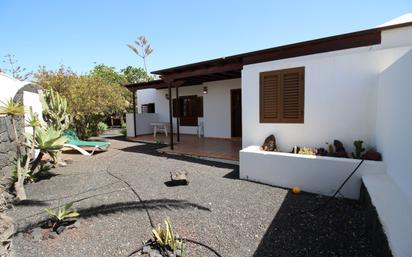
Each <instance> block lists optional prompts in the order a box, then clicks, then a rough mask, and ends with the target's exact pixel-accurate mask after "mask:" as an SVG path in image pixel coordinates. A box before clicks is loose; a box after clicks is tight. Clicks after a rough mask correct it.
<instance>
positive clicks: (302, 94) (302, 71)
mask: <svg viewBox="0 0 412 257" xmlns="http://www.w3.org/2000/svg"><path fill="white" fill-rule="evenodd" d="M294 72H298V73H299V92H298V94H299V95H298V99H299V106H298V109H299V112H300V113H299V117H298V118H284V116H285V115H284V114H285V113H284V111H283V101H284V96H283V90H284V81H283V75H284V74H287V73H294ZM273 75H278V76H279V89H278V92H277V93H278V94H279V95H278V98H279V103H277V104H278V113H277V118H267V117H265V113H264V97H263V93H264V88H263V87H264V83H263V82H264V78H265V77H266V76H273ZM259 122H260V123H283V124H287V123H304V122H305V67H304V66H303V67H294V68H288V69H281V70H272V71H265V72H260V73H259Z"/></svg>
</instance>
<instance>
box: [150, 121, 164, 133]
mask: <svg viewBox="0 0 412 257" xmlns="http://www.w3.org/2000/svg"><path fill="white" fill-rule="evenodd" d="M150 125H151V126H153V137H156V134H157V131H160V132H163V133H165V135H166V136H167V128H166V123H164V122H152V123H150Z"/></svg>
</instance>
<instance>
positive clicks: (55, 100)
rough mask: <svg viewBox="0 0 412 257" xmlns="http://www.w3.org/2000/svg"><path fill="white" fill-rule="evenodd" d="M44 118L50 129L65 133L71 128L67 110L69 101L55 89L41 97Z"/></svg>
mask: <svg viewBox="0 0 412 257" xmlns="http://www.w3.org/2000/svg"><path fill="white" fill-rule="evenodd" d="M41 102H42V107H43V118H44V120H45V121H46V122H47V124H48V126H49V127H52V128H53V129H55V130H57V131H61V132H63V131H64V130H66V129H68V128H69V125H70V122H71V119H70V116H69V114H68V110H67V100H66V98H64V97H63V96H60V95H59V93H57V92H55V91H53V89H50V90H47V91H45V92H44V95H43V96H42V97H41Z"/></svg>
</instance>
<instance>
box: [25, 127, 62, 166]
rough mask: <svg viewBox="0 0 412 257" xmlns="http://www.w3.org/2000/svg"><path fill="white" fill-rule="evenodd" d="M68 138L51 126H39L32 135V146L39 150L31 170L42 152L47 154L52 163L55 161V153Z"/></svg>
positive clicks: (56, 153) (37, 162)
mask: <svg viewBox="0 0 412 257" xmlns="http://www.w3.org/2000/svg"><path fill="white" fill-rule="evenodd" d="M67 141H68V138H67V137H66V136H64V135H62V133H61V131H57V130H55V129H54V128H52V127H47V128H39V129H37V130H36V133H35V136H34V147H35V149H38V150H40V153H39V155H38V156H37V158H36V160H35V161H34V163H33V165H32V168H31V169H32V171H33V170H34V169H36V167H37V166H38V164H39V163H40V161H41V159H42V157H43V155H44V154H48V155H49V156H50V157H51V158H52V159H53V162H54V163H57V155H58V153H59V152H60V151H61V149H62V148H63V145H64V144H65V143H66V142H67Z"/></svg>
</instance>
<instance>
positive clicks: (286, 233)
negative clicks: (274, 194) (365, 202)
mask: <svg viewBox="0 0 412 257" xmlns="http://www.w3.org/2000/svg"><path fill="white" fill-rule="evenodd" d="M327 199H328V198H327V197H321V196H316V195H313V194H306V193H303V194H300V195H294V194H292V193H290V192H289V193H288V194H287V195H286V197H285V199H284V202H283V203H282V205H281V207H280V209H279V211H278V212H277V213H276V216H275V217H274V219H273V220H272V222H271V224H270V225H269V227H268V229H267V231H266V233H265V235H264V236H263V239H262V240H261V242H260V244H259V246H258V248H257V249H256V251H255V253H254V255H253V256H254V257H260V256H266V257H271V256H276V257H278V256H282V257H283V256H285V257H286V256H294V257H299V256H302V257H303V256H317V257H323V256H325V257H326V256H328V257H329V256H342V257H346V256H351V257H354V256H362V257H367V256H371V252H372V251H371V248H370V241H369V236H368V235H367V233H366V231H367V228H366V225H365V224H366V222H365V221H366V217H367V215H366V213H365V210H364V208H362V206H361V204H360V203H359V202H357V201H352V200H346V199H333V200H332V201H331V202H329V203H328V204H327V205H324V204H325V203H326V201H327ZM317 209H318V210H317Z"/></svg>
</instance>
